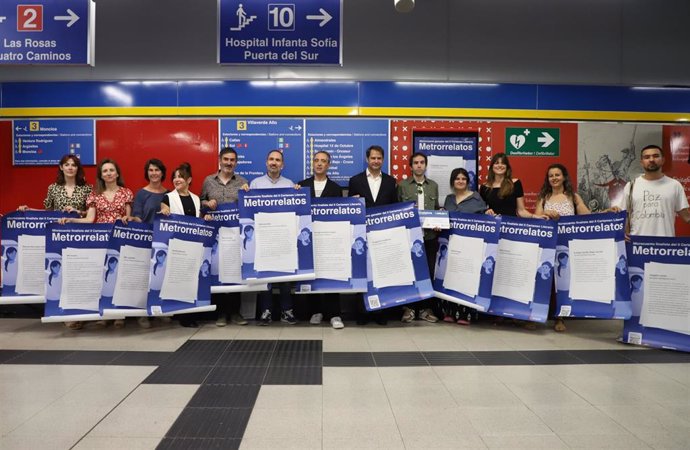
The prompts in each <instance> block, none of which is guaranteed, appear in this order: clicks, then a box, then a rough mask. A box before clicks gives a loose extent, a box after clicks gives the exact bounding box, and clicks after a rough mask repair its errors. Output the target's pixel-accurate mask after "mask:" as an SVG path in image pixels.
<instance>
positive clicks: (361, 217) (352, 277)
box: [296, 197, 367, 294]
mask: <svg viewBox="0 0 690 450" xmlns="http://www.w3.org/2000/svg"><path fill="white" fill-rule="evenodd" d="M311 215H312V221H313V224H312V225H313V229H314V234H313V236H314V272H315V274H316V279H315V280H311V281H300V282H299V283H298V284H297V288H296V293H298V294H324V293H354V292H366V291H367V227H366V210H365V207H364V199H362V198H353V197H349V198H314V199H312V201H311Z"/></svg>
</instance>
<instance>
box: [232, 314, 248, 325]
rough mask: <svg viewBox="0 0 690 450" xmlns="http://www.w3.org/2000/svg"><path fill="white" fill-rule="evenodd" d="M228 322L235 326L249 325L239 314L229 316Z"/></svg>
mask: <svg viewBox="0 0 690 450" xmlns="http://www.w3.org/2000/svg"><path fill="white" fill-rule="evenodd" d="M230 321H231V322H232V323H234V324H235V325H247V324H248V323H249V322H247V319H245V318H244V317H242V314H240V313H235V314H232V315H230Z"/></svg>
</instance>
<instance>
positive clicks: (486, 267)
mask: <svg viewBox="0 0 690 450" xmlns="http://www.w3.org/2000/svg"><path fill="white" fill-rule="evenodd" d="M495 265H496V260H495V259H494V257H493V256H489V257H488V258H486V259H485V260H484V262H483V263H482V270H483V271H484V273H485V274H487V275H491V274H492V273H494V266H495Z"/></svg>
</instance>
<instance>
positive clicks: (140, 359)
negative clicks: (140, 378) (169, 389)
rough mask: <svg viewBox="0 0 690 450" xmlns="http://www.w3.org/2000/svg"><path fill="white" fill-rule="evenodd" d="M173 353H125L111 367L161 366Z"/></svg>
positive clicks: (111, 363) (112, 362)
mask: <svg viewBox="0 0 690 450" xmlns="http://www.w3.org/2000/svg"><path fill="white" fill-rule="evenodd" d="M171 355H172V353H170V352H124V353H123V354H122V355H120V356H118V357H117V358H115V359H114V360H113V361H111V362H110V365H111V366H159V365H161V364H163V363H164V362H165V361H166V360H167V359H168V358H170V356H171Z"/></svg>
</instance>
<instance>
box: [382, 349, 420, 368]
mask: <svg viewBox="0 0 690 450" xmlns="http://www.w3.org/2000/svg"><path fill="white" fill-rule="evenodd" d="M372 355H373V356H374V362H375V363H376V365H377V366H379V367H409V366H428V365H429V363H428V362H427V360H426V359H424V356H423V355H422V353H421V352H373V353H372Z"/></svg>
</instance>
